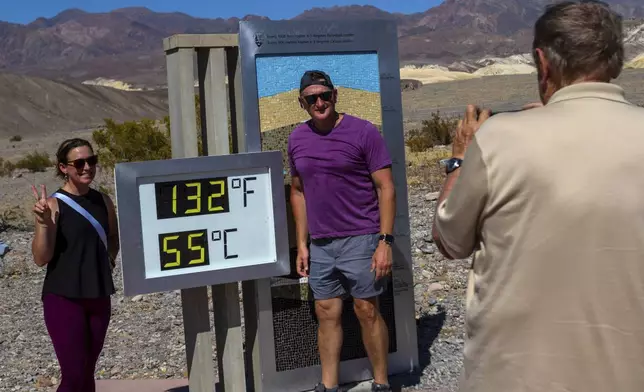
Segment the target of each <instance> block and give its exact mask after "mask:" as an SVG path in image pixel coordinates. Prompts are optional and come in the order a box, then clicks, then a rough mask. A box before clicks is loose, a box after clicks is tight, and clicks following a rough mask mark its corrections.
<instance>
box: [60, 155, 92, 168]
mask: <svg viewBox="0 0 644 392" xmlns="http://www.w3.org/2000/svg"><path fill="white" fill-rule="evenodd" d="M86 163H87V164H88V165H89V166H90V167H91V166H96V164H97V163H98V156H96V155H92V156H90V157H87V158H78V159H74V160H73V161H68V162H67V164H68V165H70V166H74V167H75V168H76V170H81V169H82V168H84V167H85V164H86Z"/></svg>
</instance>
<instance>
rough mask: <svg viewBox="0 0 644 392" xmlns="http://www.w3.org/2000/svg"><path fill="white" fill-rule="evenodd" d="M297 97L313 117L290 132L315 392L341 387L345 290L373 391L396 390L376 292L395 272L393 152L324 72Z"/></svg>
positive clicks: (308, 76) (309, 79)
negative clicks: (343, 104)
mask: <svg viewBox="0 0 644 392" xmlns="http://www.w3.org/2000/svg"><path fill="white" fill-rule="evenodd" d="M298 99H299V102H300V106H301V107H302V108H303V109H305V110H306V111H307V112H308V114H309V115H310V116H311V119H310V120H308V121H307V122H305V123H303V124H301V125H299V126H298V127H297V128H295V129H294V130H293V132H292V133H291V134H290V136H289V139H288V157H289V163H290V166H291V176H292V180H291V206H292V209H293V216H294V218H295V226H296V230H297V247H298V254H297V269H298V273H299V274H300V275H301V276H308V278H309V285H310V287H311V290H312V291H313V296H314V298H315V312H316V315H317V318H318V322H319V328H318V349H319V352H320V360H321V365H322V382H321V383H320V384H318V385H317V387H316V389H315V391H316V392H324V391H336V390H337V388H338V367H339V362H340V350H341V347H342V325H341V317H340V316H341V314H342V299H343V297H344V296H345V295H351V296H352V297H353V299H354V310H355V313H356V316H357V317H358V320H360V326H361V329H362V331H363V332H362V337H363V341H364V346H365V349H366V351H367V355H368V356H369V360H370V362H371V365H372V367H373V374H374V383H373V385H372V390H373V391H390V390H391V389H390V387H389V382H388V378H387V353H388V348H389V341H388V339H389V338H388V333H387V325H386V324H385V322H384V320H383V318H382V316H381V315H380V312H379V309H378V300H377V298H378V296H379V295H380V294H381V293H382V292H383V290H384V287H383V286H384V282H385V281H386V279H383V278H385V277H387V276H388V275H389V274H391V264H392V256H391V243H392V241H393V236H392V232H393V224H394V215H395V193H394V184H393V180H392V174H391V158H390V157H389V153H388V151H387V147H386V145H385V142H384V140H383V138H382V136H381V135H380V132H379V131H378V129H377V128H376V127H375V126H374V125H373V124H371V123H370V122H368V121H365V120H362V119H360V118H357V117H354V116H351V115H348V114H343V113H338V112H337V111H336V110H335V104H336V102H337V90H336V89H335V88H334V87H333V84H332V82H331V79H330V78H329V76H328V75H327V74H325V73H324V72H321V71H307V72H306V73H305V74H304V76H303V77H302V80H301V81H300V96H299V98H298ZM309 236H310V238H311V243H310V249H309V246H308V237H309ZM309 259H310V260H309ZM309 261H310V265H309Z"/></svg>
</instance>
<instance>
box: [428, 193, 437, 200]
mask: <svg viewBox="0 0 644 392" xmlns="http://www.w3.org/2000/svg"><path fill="white" fill-rule="evenodd" d="M438 195H439V192H430V193H428V194H426V195H425V201H436V200H438Z"/></svg>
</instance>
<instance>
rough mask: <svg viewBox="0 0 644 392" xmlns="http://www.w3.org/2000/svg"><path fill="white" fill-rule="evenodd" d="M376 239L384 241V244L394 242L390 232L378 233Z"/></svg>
mask: <svg viewBox="0 0 644 392" xmlns="http://www.w3.org/2000/svg"><path fill="white" fill-rule="evenodd" d="M378 241H384V242H385V244H387V245H391V244H393V243H394V236H393V235H391V234H380V237H378Z"/></svg>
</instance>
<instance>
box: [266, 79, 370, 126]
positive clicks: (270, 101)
mask: <svg viewBox="0 0 644 392" xmlns="http://www.w3.org/2000/svg"><path fill="white" fill-rule="evenodd" d="M298 94H299V92H298V91H297V90H291V91H287V92H285V93H281V94H276V95H272V96H269V97H263V98H260V100H259V120H260V128H261V131H262V132H266V131H268V130H271V129H276V128H281V127H284V126H287V125H292V124H296V123H299V122H302V121H306V120H308V119H309V116H308V114H307V113H306V112H305V111H304V109H302V108H300V105H299V104H298V102H297V96H298ZM337 109H338V111H340V112H346V113H348V114H351V115H354V116H357V117H360V118H364V119H365V120H369V121H371V122H372V123H374V124H376V125H380V124H382V115H381V106H380V94H378V93H373V92H369V91H363V90H355V89H350V88H344V87H338V104H337Z"/></svg>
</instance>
